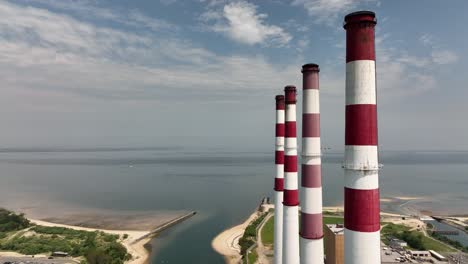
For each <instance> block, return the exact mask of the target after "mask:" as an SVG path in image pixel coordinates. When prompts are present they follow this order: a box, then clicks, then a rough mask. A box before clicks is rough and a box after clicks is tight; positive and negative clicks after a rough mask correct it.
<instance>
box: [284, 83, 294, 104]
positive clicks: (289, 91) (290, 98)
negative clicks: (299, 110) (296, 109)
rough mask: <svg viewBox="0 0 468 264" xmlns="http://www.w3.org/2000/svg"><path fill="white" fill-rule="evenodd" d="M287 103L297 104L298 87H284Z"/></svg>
mask: <svg viewBox="0 0 468 264" xmlns="http://www.w3.org/2000/svg"><path fill="white" fill-rule="evenodd" d="M284 92H285V96H284V97H285V101H286V104H296V87H295V86H292V85H288V86H286V87H285V88H284Z"/></svg>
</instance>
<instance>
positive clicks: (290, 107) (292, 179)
mask: <svg viewBox="0 0 468 264" xmlns="http://www.w3.org/2000/svg"><path fill="white" fill-rule="evenodd" d="M284 91H285V101H286V112H285V117H286V118H285V125H286V127H285V144H284V146H285V147H284V191H283V194H284V196H283V205H284V208H283V264H298V263H299V193H298V177H297V138H296V87H294V86H291V85H290V86H286V87H285V88H284Z"/></svg>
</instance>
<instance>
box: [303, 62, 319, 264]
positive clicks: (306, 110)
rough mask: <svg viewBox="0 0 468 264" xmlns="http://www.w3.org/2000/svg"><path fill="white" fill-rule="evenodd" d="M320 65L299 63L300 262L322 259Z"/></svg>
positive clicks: (307, 263)
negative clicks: (300, 85) (301, 87)
mask: <svg viewBox="0 0 468 264" xmlns="http://www.w3.org/2000/svg"><path fill="white" fill-rule="evenodd" d="M319 71H320V69H319V66H318V65H317V64H306V65H304V66H302V74H303V95H302V100H303V101H302V102H303V103H302V177H301V231H300V236H301V239H300V244H301V248H300V253H301V263H303V264H319V263H322V264H323V261H324V258H323V223H322V161H321V157H320V156H321V152H320V98H319Z"/></svg>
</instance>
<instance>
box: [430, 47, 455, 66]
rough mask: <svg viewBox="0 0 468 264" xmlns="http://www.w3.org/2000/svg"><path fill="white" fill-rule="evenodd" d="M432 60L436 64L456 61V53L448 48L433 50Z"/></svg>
mask: <svg viewBox="0 0 468 264" xmlns="http://www.w3.org/2000/svg"><path fill="white" fill-rule="evenodd" d="M432 60H433V61H434V62H435V63H437V64H451V63H455V62H457V61H458V55H457V54H456V53H455V52H453V51H450V50H433V51H432Z"/></svg>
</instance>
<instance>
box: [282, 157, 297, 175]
mask: <svg viewBox="0 0 468 264" xmlns="http://www.w3.org/2000/svg"><path fill="white" fill-rule="evenodd" d="M284 172H297V156H296V155H294V156H288V155H285V156H284Z"/></svg>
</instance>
